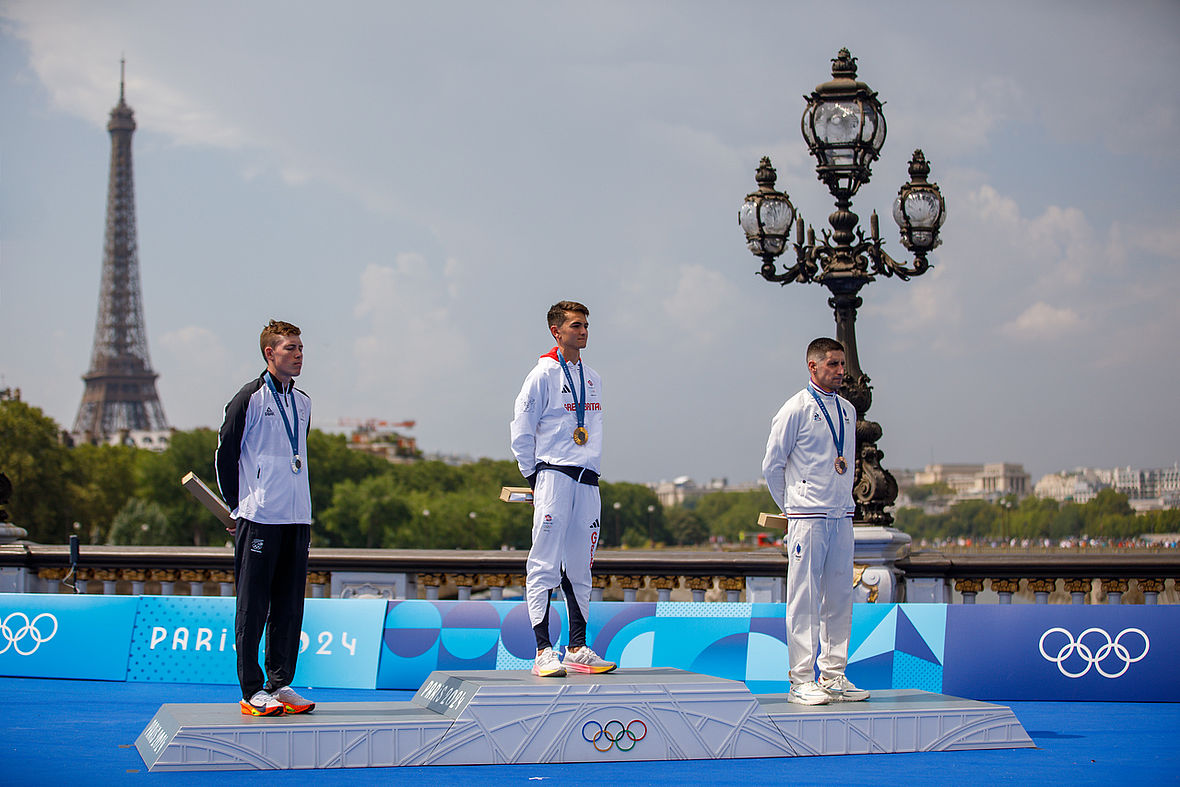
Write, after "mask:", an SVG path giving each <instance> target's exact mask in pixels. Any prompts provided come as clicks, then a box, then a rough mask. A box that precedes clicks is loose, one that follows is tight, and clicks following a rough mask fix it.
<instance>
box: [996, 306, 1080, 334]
mask: <svg viewBox="0 0 1180 787" xmlns="http://www.w3.org/2000/svg"><path fill="white" fill-rule="evenodd" d="M1081 325H1082V318H1081V317H1079V316H1078V313H1077V312H1076V311H1074V310H1073V309H1069V308H1058V307H1056V306H1050V305H1049V304H1047V303H1045V302H1044V301H1037V302H1036V303H1034V304H1033V305H1032V306H1029V307H1028V308H1027V309H1025V310H1024V312H1023V313H1021V315H1020V316H1019V317H1017V318H1016V319H1015V320H1012V321H1011V322H1008V323H1005V324H1004V325H1002V326H1000V331H1001V332H1003V333H1005V334H1007V335H1008V336H1011V337H1013V338H1019V339H1032V340H1042V339H1059V338H1061V337H1062V336H1064V335H1065V334H1068V333H1073V332H1075V331H1076V330H1077V329H1078V328H1079V327H1081Z"/></svg>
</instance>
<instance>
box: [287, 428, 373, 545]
mask: <svg viewBox="0 0 1180 787" xmlns="http://www.w3.org/2000/svg"><path fill="white" fill-rule="evenodd" d="M392 468H393V465H391V464H389V462H387V461H386V460H385V459H382V458H381V457H379V456H374V455H373V454H367V453H365V452H364V451H357V450H354V449H352V448H349V447H348V440H347V439H346V438H345V437H344V435H334V434H327V433H326V432H321V431H320V430H319V429H312V430H311V432H310V433H309V434H308V436H307V480H308V483H309V484H310V486H311V515H312V517H313V518H315V519H316V520H317V521H318V519H319V516H320V514H321V513H322V512H323V511H326V510H327V509H328V508H329V507H330V506H331V505H332V498H333V494H334V489H335V487H336V484H338V483H340V482H341V481H345V480H350V481H360V480H362V479H365V478H369V477H370V476H376V475H386V474H389V473H390V472H392ZM313 532H314V531H313Z"/></svg>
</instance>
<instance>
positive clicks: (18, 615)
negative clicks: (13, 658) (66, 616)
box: [0, 612, 57, 656]
mask: <svg viewBox="0 0 1180 787" xmlns="http://www.w3.org/2000/svg"><path fill="white" fill-rule="evenodd" d="M42 618H48V619H49V621H50V622H51V623H53V629H52V630H51V631H50V632H49V633H48V634H46V633H44V632H42V631H41V629H42V627H43V626H46V625H47V624H43V623H42V622H41V619H42ZM18 619H19V620H18ZM20 621H23V623H21V624H20V625H19V626H17V625H16V624H17V623H18V622H20ZM55 634H57V618H55V617H54V616H53V615H51V614H49V613H48V612H42V613H41V614H40V615H38V616H37V617H35V618H33V619H32V620H29V616H28V615H26V614H25V613H23V612H13V613H12V614H11V615H9V616H8V617H6V618H4V617H0V637H3V638H4V647H0V653H6V652H7V651H8V649H9V648H12V650H13V652H15V653H18V654H20V655H21V656H31V655H33V654H34V653H36V652H37V648H39V647H40V646H41V643H42V642H48V641H49V640H51V639H53V636H54V635H55ZM25 639H29V640H32V643H33V644H32V647H29V649H28V650H24V649H22V646H21V643H22V642H24V641H25ZM26 647H27V646H26Z"/></svg>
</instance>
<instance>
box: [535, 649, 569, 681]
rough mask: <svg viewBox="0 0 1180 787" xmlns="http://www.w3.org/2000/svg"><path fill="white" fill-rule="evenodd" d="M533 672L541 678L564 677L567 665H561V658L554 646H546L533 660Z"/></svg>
mask: <svg viewBox="0 0 1180 787" xmlns="http://www.w3.org/2000/svg"><path fill="white" fill-rule="evenodd" d="M533 674H534V675H536V676H537V677H539V678H564V677H565V667H563V666H561V659H559V658H557V654H556V653H554V652H553V648H545V649H544V650H543V651H541V652H540V653H538V654H537V660H536V661H534V662H533Z"/></svg>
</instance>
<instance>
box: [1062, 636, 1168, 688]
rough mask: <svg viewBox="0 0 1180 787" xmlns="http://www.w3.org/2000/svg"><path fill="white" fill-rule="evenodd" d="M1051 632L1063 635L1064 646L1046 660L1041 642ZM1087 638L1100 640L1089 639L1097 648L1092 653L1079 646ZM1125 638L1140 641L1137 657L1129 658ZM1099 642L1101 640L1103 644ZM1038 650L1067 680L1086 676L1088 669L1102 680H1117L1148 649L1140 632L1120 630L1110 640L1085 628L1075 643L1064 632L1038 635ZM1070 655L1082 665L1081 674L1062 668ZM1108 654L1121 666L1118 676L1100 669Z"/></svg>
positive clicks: (1087, 648)
mask: <svg viewBox="0 0 1180 787" xmlns="http://www.w3.org/2000/svg"><path fill="white" fill-rule="evenodd" d="M1054 632H1060V633H1062V634H1064V635H1065V637H1066V640H1065V644H1064V645H1062V646H1061V648H1060V650H1058V651H1057V655H1056V656H1050V655H1049V654H1048V653H1046V652H1045V640H1046V639H1047V638H1048V637H1049V635H1050V634H1052V633H1054ZM1089 634H1094V635H1096V636H1098V637H1100V639H1097V640H1095V639H1094V638H1091V642H1092V644H1095V645H1097V647H1096V648H1094V649H1091V646H1090V645H1087V644H1085V643H1084V642H1083V640H1085V639H1086V636H1087V635H1089ZM1127 634H1138V635H1139V636H1140V637H1141V638H1142V639H1143V650H1142V652H1140V654H1139V655H1138V656H1132V655H1131V651H1130V650H1128V649H1127V646H1126V645H1124V644H1123V643H1122V639H1123V637H1124V636H1125V635H1127ZM1102 640H1105V642H1103V641H1102ZM1039 647H1040V651H1041V655H1042V656H1044V657H1045V660H1046V661H1049V662H1052V663H1053V664H1056V665H1057V669H1058V670H1060V671H1061V674H1062V675H1064V676H1065V677H1067V678H1080V677H1082V676H1083V675H1085V674H1086V673H1087V672H1089V671H1090V668H1091V667H1093V668H1094V669H1095V670H1097V671H1098V674H1099V675H1102V676H1103V677H1104V678H1118V677H1122V676H1123V675H1124V674H1126V672H1127V670H1129V669H1130V668H1131V665H1132V664H1134V663H1135V662H1136V661H1140V660H1142V659H1143V657H1144V656H1146V655H1147V651H1148V649H1149V648H1150V647H1151V641H1150V640H1149V639H1148V638H1147V634H1146V633H1145V632H1144V631H1143V629H1137V628H1126V629H1123V630H1122V631H1120V632H1119V634H1118V636H1117V637H1115V638H1114V639H1113V640H1112V639H1111V638H1110V634H1107V633H1106V631H1104V630H1103V629H1100V628H1088V629H1086V630H1085V631H1083V632H1082V633H1081V635H1080V636H1079V637H1078V638H1077V639H1076V640H1075V639H1074V638H1073V634H1071V633H1070V632H1069V631H1067V630H1066V629H1063V628H1051V629H1049V630H1048V631H1046V632H1045V633H1044V634H1042V635H1041V642H1040V645H1039ZM1074 653H1077V654H1078V657H1079V658H1081V659H1082V661H1084V662H1085V663H1086V667H1085V669H1083V670H1082V671H1081V672H1070V671H1069V670H1067V669H1066V668H1065V660H1066V659H1068V658H1069V657H1070V656H1072V655H1073V654H1074ZM1111 654H1114V656H1116V657H1117V658H1118V659H1120V660H1121V661H1122V662H1123V668H1122V669H1120V670H1119V671H1118V672H1107V671H1106V669H1104V668H1103V662H1104V661H1106V660H1107V658H1109V657H1110V655H1111Z"/></svg>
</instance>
